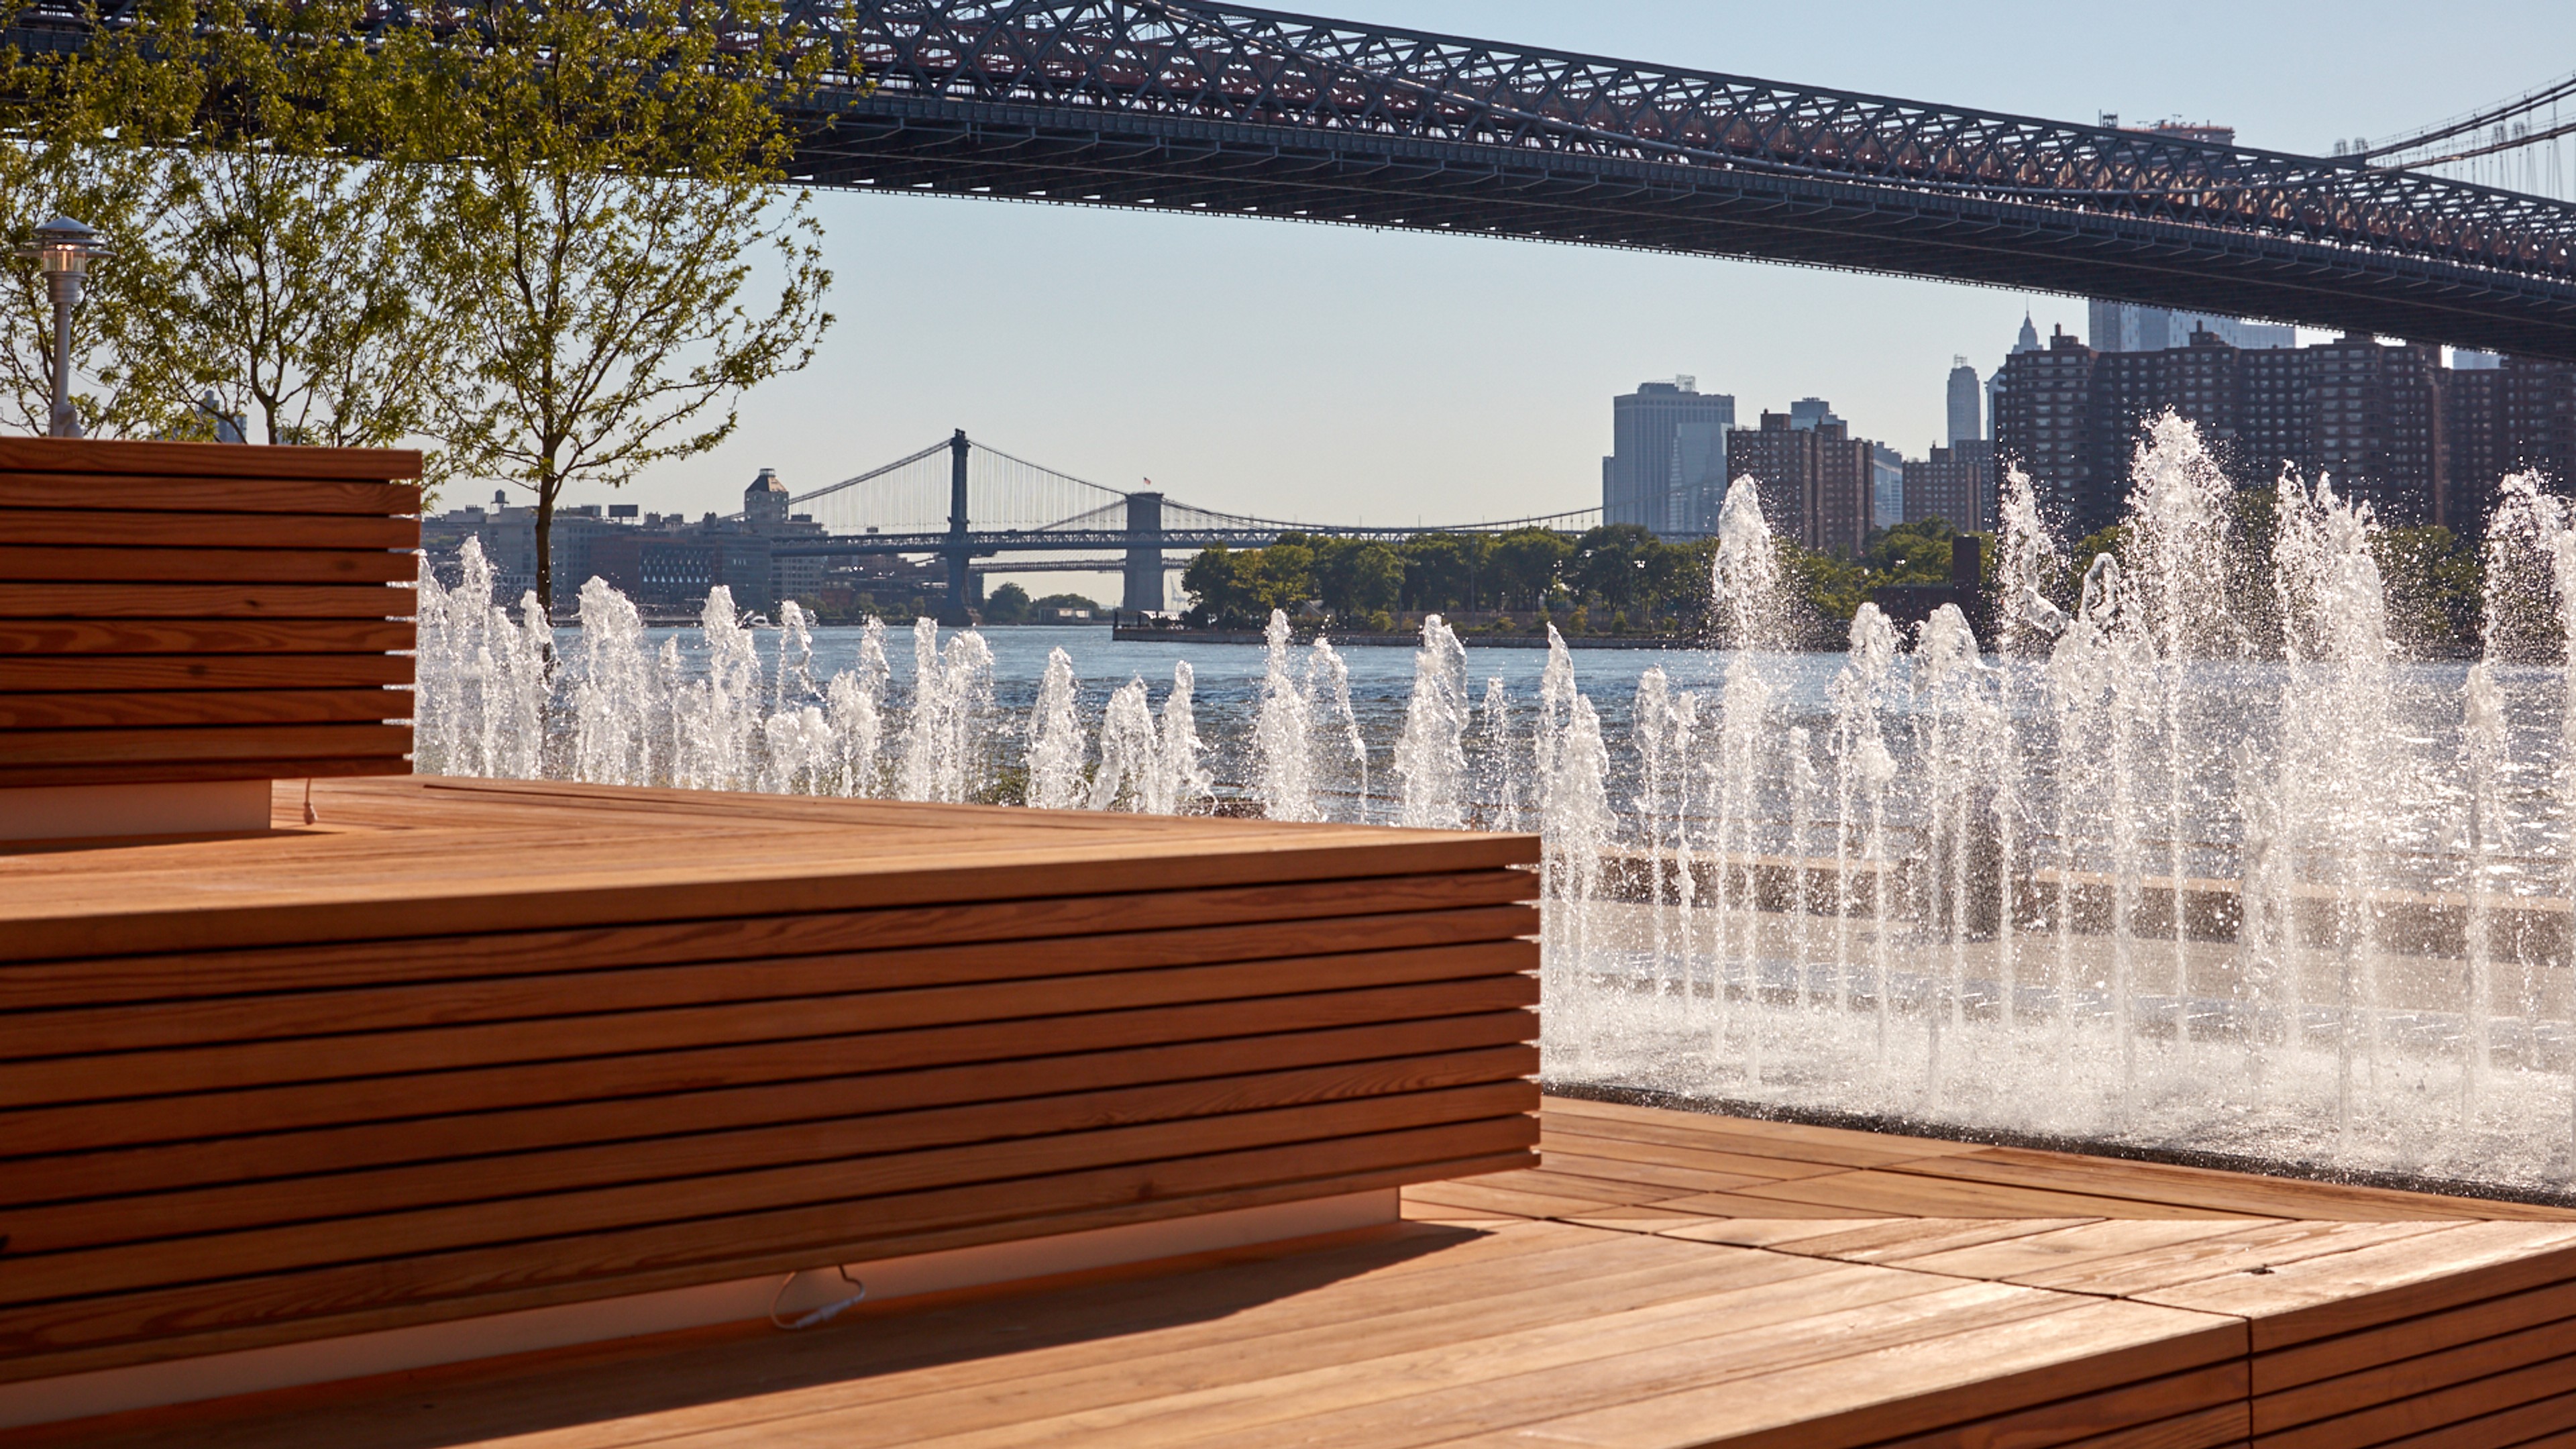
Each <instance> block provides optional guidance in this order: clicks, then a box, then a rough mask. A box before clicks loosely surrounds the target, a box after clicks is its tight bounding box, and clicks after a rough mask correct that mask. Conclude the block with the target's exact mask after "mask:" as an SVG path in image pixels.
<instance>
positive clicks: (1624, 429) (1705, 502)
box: [1601, 377, 1735, 533]
mask: <svg viewBox="0 0 2576 1449" xmlns="http://www.w3.org/2000/svg"><path fill="white" fill-rule="evenodd" d="M1610 419H1611V449H1612V451H1611V454H1610V456H1609V457H1606V458H1603V459H1602V460H1601V521H1602V522H1604V523H1634V524H1642V525H1643V526H1645V527H1647V528H1651V529H1653V530H1655V531H1656V532H1658V533H1704V532H1708V531H1710V530H1712V529H1714V528H1715V527H1716V526H1717V511H1718V507H1719V505H1720V504H1722V503H1724V502H1725V500H1726V479H1727V468H1726V434H1727V430H1728V429H1730V428H1732V427H1734V426H1735V399H1734V398H1732V397H1729V396H1727V395H1726V394H1724V393H1703V392H1701V391H1700V390H1699V380H1698V379H1696V378H1691V377H1676V378H1673V379H1671V380H1670V381H1667V382H1648V383H1640V384H1639V385H1638V387H1637V390H1636V391H1635V392H1633V393H1630V394H1628V395H1627V396H1625V397H1620V398H1615V399H1613V400H1612V402H1611V406H1610Z"/></svg>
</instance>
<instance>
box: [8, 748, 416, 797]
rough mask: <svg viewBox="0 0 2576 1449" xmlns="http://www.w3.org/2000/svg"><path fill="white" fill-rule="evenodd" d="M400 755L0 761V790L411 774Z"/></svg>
mask: <svg viewBox="0 0 2576 1449" xmlns="http://www.w3.org/2000/svg"><path fill="white" fill-rule="evenodd" d="M410 773H411V761H410V760H408V759H406V758H404V757H402V756H400V755H380V756H377V757H375V758H372V759H336V760H335V759H313V758H309V757H308V758H297V759H283V760H202V761H190V760H167V761H145V762H142V763H139V764H78V765H31V766H28V767H25V768H16V767H11V766H5V765H0V789H16V788H20V787H30V786H39V785H161V784H171V783H185V782H189V781H202V780H345V779H353V778H357V777H360V776H368V775H379V776H391V775H408V774H410Z"/></svg>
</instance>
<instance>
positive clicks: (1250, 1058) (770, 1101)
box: [0, 1023, 1537, 1241]
mask: <svg viewBox="0 0 2576 1449" xmlns="http://www.w3.org/2000/svg"><path fill="white" fill-rule="evenodd" d="M1437 1026H1438V1024H1432V1023H1424V1024H1416V1025H1407V1026H1388V1027H1374V1028H1362V1029H1359V1030H1357V1031H1354V1032H1350V1033H1346V1034H1343V1035H1344V1037H1345V1039H1344V1040H1342V1041H1334V1040H1332V1039H1331V1037H1332V1035H1333V1034H1329V1033H1302V1034H1298V1035H1294V1036H1284V1037H1267V1038H1257V1039H1253V1040H1250V1041H1246V1042H1242V1043H1227V1044H1223V1045H1219V1044H1213V1043H1183V1044H1180V1045H1177V1046H1172V1047H1165V1048H1159V1049H1151V1050H1146V1051H1135V1052H1123V1053H1112V1054H1094V1055H1090V1056H1084V1057H1072V1058H1046V1059H1044V1061H1045V1063H1048V1064H1053V1063H1062V1066H1063V1070H1062V1071H1061V1073H1060V1074H1051V1073H1050V1071H1049V1070H1048V1068H1047V1067H1046V1066H1045V1065H1041V1064H1034V1063H1029V1062H1000V1063H989V1064H976V1065H973V1066H965V1067H949V1068H933V1069H928V1070H924V1071H918V1072H906V1073H902V1074H899V1075H895V1076H865V1077H832V1078H823V1079H819V1080H808V1081H799V1082H796V1083H794V1084H792V1085H789V1086H783V1087H751V1088H735V1089H731V1090H726V1091H715V1092H687V1093H678V1094H671V1095H664V1096H656V1097H650V1098H643V1099H634V1098H626V1099H614V1100H608V1101H596V1102H576V1103H571V1104H566V1105H545V1104H540V1105H535V1106H530V1107H523V1108H518V1109H514V1110H509V1111H502V1112H491V1113H480V1114H474V1115H461V1116H449V1117H430V1118H413V1119H405V1120H397V1121H389V1122H380V1123H368V1124H362V1125H359V1126H355V1127H340V1128H330V1129H323V1130H318V1131H312V1132H300V1133H297V1132H288V1133H269V1134H262V1135H255V1136H249V1137H230V1138H224V1139H220V1140H219V1141H193V1142H185V1143H179V1144H174V1145H168V1146H162V1147H145V1148H127V1149H124V1150H121V1151H95V1152H81V1153H72V1154H64V1155H57V1156H51V1157H20V1158H14V1159H12V1160H10V1161H9V1163H8V1166H7V1169H6V1171H5V1173H0V1210H5V1211H9V1213H10V1218H11V1222H12V1224H13V1226H14V1225H22V1224H23V1222H24V1221H25V1219H24V1218H22V1217H20V1216H18V1211H17V1210H25V1209H29V1208H32V1207H35V1206H40V1205H43V1204H46V1203H48V1202H52V1203H69V1204H73V1205H75V1210H76V1211H79V1212H90V1211H97V1212H100V1213H103V1214H105V1213H115V1212H123V1211H127V1210H128V1209H127V1207H122V1206H117V1205H113V1204H110V1203H108V1202H107V1201H106V1200H108V1199H118V1198H123V1199H137V1198H139V1199H142V1202H141V1204H140V1205H139V1208H138V1210H140V1211H145V1212H149V1211H151V1209H150V1203H151V1202H152V1201H155V1200H158V1199H160V1198H162V1197H166V1196H168V1195H171V1194H175V1193H178V1192H181V1191H183V1190H191V1189H204V1190H208V1191H219V1192H220V1191H230V1190H233V1189H236V1188H238V1190H239V1192H240V1194H242V1195H244V1196H245V1197H246V1198H249V1199H257V1198H260V1197H262V1196H263V1195H266V1194H277V1193H283V1194H289V1197H288V1198H287V1199H284V1200H282V1206H281V1209H280V1211H279V1213H278V1214H277V1218H278V1220H283V1219H284V1218H286V1217H289V1216H293V1215H294V1214H295V1213H296V1212H300V1211H302V1210H303V1204H301V1203H300V1202H299V1201H296V1200H294V1199H293V1198H292V1194H294V1193H297V1192H300V1191H301V1190H302V1189H301V1188H297V1187H291V1186H281V1185H280V1184H281V1183H284V1182H285V1181H286V1180H288V1179H294V1180H297V1181H308V1180H311V1179H314V1178H317V1177H322V1176H328V1175H332V1174H339V1175H349V1174H359V1173H367V1172H375V1173H377V1174H379V1176H380V1177H381V1178H383V1180H387V1181H390V1180H393V1179H392V1177H391V1174H395V1173H399V1172H405V1171H413V1170H415V1169H418V1170H424V1171H426V1172H428V1173H429V1174H430V1175H431V1177H432V1178H434V1179H435V1180H436V1181H437V1182H439V1183H446V1182H449V1181H451V1180H452V1177H451V1176H450V1175H452V1174H460V1173H461V1174H466V1175H470V1174H472V1173H474V1172H478V1171H482V1170H484V1169H483V1168H482V1167H480V1166H477V1165H476V1164H475V1163H474V1162H472V1161H468V1159H490V1158H495V1157H497V1156H499V1155H501V1154H511V1155H510V1156H509V1157H508V1159H507V1161H508V1162H510V1163H525V1162H528V1161H531V1160H532V1156H531V1155H532V1154H539V1153H547V1152H553V1153H557V1154H561V1153H565V1152H574V1151H579V1150H588V1149H594V1148H596V1149H601V1150H602V1151H603V1152H606V1151H609V1150H612V1149H615V1148H618V1147H621V1146H622V1145H623V1144H629V1143H634V1142H638V1141H646V1140H648V1139H681V1138H688V1137H692V1136H696V1137H702V1138H703V1137H706V1136H708V1135H709V1134H722V1133H740V1134H745V1135H746V1137H749V1136H754V1135H757V1134H759V1133H763V1132H767V1131H770V1130H771V1129H778V1130H780V1131H790V1130H805V1129H808V1128H810V1127H811V1126H812V1124H815V1123H820V1122H831V1121H835V1120H843V1119H855V1118H859V1117H866V1116H877V1117H881V1118H886V1119H888V1120H886V1121H883V1122H880V1123H879V1124H878V1125H877V1126H876V1127H874V1128H871V1129H868V1130H870V1131H874V1132H878V1133H884V1132H889V1131H899V1132H900V1133H901V1134H902V1136H901V1139H900V1140H901V1141H902V1142H903V1143H905V1144H909V1145H915V1146H918V1145H946V1144H952V1143H955V1142H960V1141H973V1140H980V1139H981V1138H982V1137H994V1138H998V1137H1005V1136H1014V1135H1028V1134H1030V1133H1035V1132H1040V1131H1046V1130H1056V1129H1052V1128H1044V1127H1038V1126H1032V1125H1030V1124H1032V1123H1039V1122H1047V1121H1053V1120H1057V1119H1058V1118H1059V1117H1062V1116H1064V1115H1065V1114H1067V1113H1070V1112H1073V1111H1076V1110H1077V1109H1074V1108H1070V1107H1066V1106H1063V1105H1061V1104H1064V1103H1071V1102H1081V1103H1084V1104H1087V1106H1085V1107H1083V1108H1081V1109H1078V1110H1080V1111H1086V1112H1088V1113H1089V1114H1090V1115H1089V1116H1088V1117H1084V1118H1080V1119H1079V1120H1078V1122H1077V1125H1091V1126H1117V1125H1126V1124H1132V1123H1136V1122H1145V1121H1155V1120H1162V1119H1164V1118H1167V1117H1172V1116H1185V1115H1192V1114H1198V1115H1207V1114H1213V1113H1219V1112H1226V1111H1237V1110H1249V1109H1254V1108H1264V1107H1272V1106H1280V1105H1288V1104H1294V1103H1300V1102H1308V1101H1337V1100H1342V1099H1346V1098H1357V1097H1376V1096H1392V1095H1396V1094H1399V1093H1404V1092H1418V1091H1430V1090H1435V1089H1441V1088H1448V1087H1458V1086H1473V1085H1478V1084H1482V1083H1488V1082H1507V1081H1519V1080H1521V1079H1522V1078H1525V1077H1531V1076H1534V1075H1535V1074H1536V1072H1537V1054H1536V1049H1535V1048H1533V1047H1530V1046H1528V1045H1526V1044H1521V1043H1510V1044H1501V1045H1471V1046H1460V1047H1455V1048H1450V1049H1445V1050H1444V1048H1449V1043H1448V1042H1447V1041H1444V1040H1442V1038H1443V1037H1444V1036H1453V1037H1454V1036H1456V1035H1458V1034H1457V1033H1455V1032H1454V1031H1451V1032H1444V1031H1441V1030H1438V1029H1437ZM1489 1034H1490V1033H1489ZM1408 1049H1413V1050H1415V1051H1416V1053H1417V1054H1414V1055H1406V1056H1390V1057H1369V1056H1366V1055H1355V1054H1359V1053H1366V1052H1368V1051H1372V1050H1374V1051H1404V1050H1408ZM1247 1068H1248V1069H1249V1070H1246V1069H1247ZM898 1118H899V1119H900V1120H894V1119H898ZM979 1134H980V1136H979ZM778 1140H781V1141H784V1140H787V1139H785V1138H780V1139H778ZM714 1145H715V1147H716V1148H717V1150H723V1151H731V1150H734V1149H733V1148H732V1147H731V1146H729V1145H725V1144H714ZM601 1180H613V1179H608V1178H603V1179H601ZM520 1185H521V1184H520V1183H518V1182H517V1181H515V1180H514V1181H513V1182H512V1183H511V1184H509V1186H511V1187H513V1188H514V1189H515V1188H517V1187H518V1186H520ZM440 1190H441V1191H446V1190H448V1189H446V1188H444V1187H441V1188H440ZM208 1200H211V1199H208ZM423 1200H424V1201H430V1200H435V1199H432V1198H424V1199H423ZM129 1206H132V1205H129ZM252 1220H253V1219H249V1218H244V1219H242V1220H241V1221H244V1222H247V1221H252ZM78 1230H79V1231H81V1232H84V1233H92V1234H105V1233H108V1232H111V1231H113V1229H112V1228H111V1227H110V1225H109V1224H108V1223H107V1222H106V1221H105V1220H104V1219H102V1220H100V1221H95V1222H87V1223H82V1224H80V1225H79V1226H78ZM97 1240H98V1241H108V1240H109V1239H108V1238H106V1237H100V1238H98V1239H97Z"/></svg>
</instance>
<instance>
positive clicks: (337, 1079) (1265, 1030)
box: [0, 779, 1538, 1380]
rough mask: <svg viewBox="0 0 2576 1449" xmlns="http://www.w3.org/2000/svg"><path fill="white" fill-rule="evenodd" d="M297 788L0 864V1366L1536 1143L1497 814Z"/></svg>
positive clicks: (1510, 843)
mask: <svg viewBox="0 0 2576 1449" xmlns="http://www.w3.org/2000/svg"><path fill="white" fill-rule="evenodd" d="M313 798H314V804H315V809H316V813H317V816H318V818H319V822H320V823H319V824H318V825H316V826H314V827H312V828H309V829H305V828H280V829H278V830H276V831H273V832H271V833H269V834H268V835H266V836H264V837H255V838H239V839H225V840H197V841H185V842H172V843H158V844H155V843H132V844H123V845H113V846H98V847H92V848H84V849H79V850H70V851H65V850H49V851H43V852H31V853H22V854H17V855H0V1234H5V1235H6V1239H7V1241H6V1245H5V1250H0V1380H14V1379H27V1378H34V1377H46V1376H55V1375H62V1374H67V1373H73V1372H77V1371H82V1370H89V1369H98V1368H104V1367H108V1366H113V1365H123V1364H134V1363H142V1362H149V1361H154V1360H159V1359H166V1358H172V1357H180V1356H188V1355H198V1354H206V1353H214V1352H220V1351H226V1350H234V1349H244V1348H250V1347H255V1346H260V1345H274V1344H282V1343H289V1342H294V1341H298V1340H304V1339H312V1338H320V1337H328V1336H335V1335H347V1334H354V1333H361V1332H366V1331H369V1330H377V1329H387V1328H393V1327H399V1326H402V1325H417V1324H423V1323H430V1322H435V1321H443V1320H451V1319H456V1318H460V1317H468V1316H474V1315H484V1314H492V1313H499V1312H506V1311H510V1310H518V1309H527V1308H533V1307H538V1306H542V1305H555V1304H565V1303H573V1302H581V1301H588V1300H595V1299H602V1298H609V1297H616V1296H621V1295H634V1294H641V1293H649V1292H653V1291H657V1290H668V1289H675V1288H679V1287H683V1286H686V1285H691V1284H708V1283H715V1282H720V1281H732V1280H741V1279H743V1278H745V1277H747V1276H749V1275H753V1274H761V1273H783V1272H786V1271H788V1270H795V1269H803V1268H812V1267H817V1266H823V1265H832V1264H848V1263H857V1262H865V1261H872V1260H881V1259H885V1258H890V1257H896V1256H900V1255H907V1254H918V1253H924V1252H932V1251H938V1250H945V1249H956V1248H964V1247H969V1246H972V1245H978V1244H990V1243H995V1242H1001V1241H1010V1240H1021V1239H1029V1238H1039V1237H1049V1236H1054V1235H1061V1234H1067V1233H1074V1232H1080V1231H1083V1230H1087V1229H1098V1228H1106V1227H1111V1226H1115V1225H1121V1224H1134V1223H1145V1222H1155V1221H1160V1220H1165V1219H1170V1218H1174V1217H1180V1216H1187V1215H1195V1214H1205V1213H1214V1212H1223V1211H1228V1210H1234V1209H1243V1208H1251V1207H1256V1206H1259V1205H1262V1204H1276V1203H1287V1202H1297V1201H1305V1200H1313V1199H1324V1198H1333V1197H1336V1196H1340V1195H1347V1194H1352V1193H1357V1192H1363V1191H1370V1190H1379V1189H1391V1188H1393V1187H1395V1186H1398V1185H1400V1184H1405V1183H1416V1182H1428V1181H1432V1180H1436V1179H1442V1178H1454V1177H1460V1176H1466V1175H1471V1174H1474V1173H1478V1172H1484V1171H1491V1170H1497V1169H1503V1168H1510V1167H1516V1166H1528V1165H1530V1164H1531V1163H1532V1162H1533V1161H1534V1153H1533V1149H1534V1146H1535V1144H1536V1141H1537V1123H1536V1120H1535V1118H1534V1117H1533V1116H1531V1115H1530V1114H1531V1113H1532V1112H1534V1110H1535V1109H1536V1107H1537V1103H1538V1098H1537V1088H1536V1086H1535V1085H1534V1084H1533V1083H1532V1081H1531V1080H1530V1078H1531V1077H1532V1075H1533V1074H1534V1073H1535V1071H1536V1069H1537V1053H1536V1050H1535V1048H1534V1047H1533V1046H1532V1045H1531V1042H1532V1040H1533V1039H1534V1037H1535V1036H1536V1018H1535V1016H1534V1014H1533V1012H1532V1010H1531V1008H1532V1007H1533V1006H1534V1005H1535V1004H1536V1000H1537V983H1536V980H1535V977H1534V975H1533V974H1532V973H1533V972H1534V971H1535V968H1536V965H1537V948H1536V946H1535V945H1534V944H1533V943H1532V942H1531V941H1530V940H1529V939H1528V937H1529V936H1530V935H1531V934H1532V933H1533V932H1534V931H1535V929H1536V925H1537V913H1536V911H1535V910H1534V909H1533V908H1531V907H1530V906H1527V905H1525V904H1521V902H1524V901H1525V900H1527V899H1528V898H1530V897H1531V896H1532V895H1533V894H1534V893H1535V885H1536V877H1535V876H1533V875H1532V874H1530V873H1529V872H1528V871H1526V870H1524V869H1519V868H1516V867H1521V866H1526V865H1527V864H1529V863H1530V862H1532V861H1533V860H1534V859H1535V858H1536V853H1537V845H1536V842H1535V841H1534V840H1532V839H1530V838H1528V837H1522V836H1488V835H1468V834H1456V833H1442V832H1424V831H1412V832H1407V831H1389V830H1372V829H1362V828H1356V827H1337V826H1292V825H1272V824H1266V823H1262V822H1252V821H1219V820H1205V819H1191V820H1157V819H1140V818H1136V817H1114V816H1102V815H1090V814H1057V813H1051V812H1036V811H1023V810H1002V809H982V808H974V807H938V806H906V805H890V804H876V803H865V802H848V801H820V800H806V799H792V798H781V797H760V796H740V795H711V794H695V793H690V792H680V791H653V790H625V789H612V788H607V787H597V788H593V787H578V786H549V785H533V784H508V783H489V782H464V781H437V780H412V779H404V780H383V781H364V780H351V781H341V782H336V783H335V782H325V783H324V784H323V785H322V786H321V787H319V788H318V789H317V790H316V793H315V795H314V797H313ZM298 819H299V817H298V816H289V817H287V819H286V821H285V822H284V823H285V825H286V826H289V827H291V826H294V825H295V824H296V823H297V820H298Z"/></svg>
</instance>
